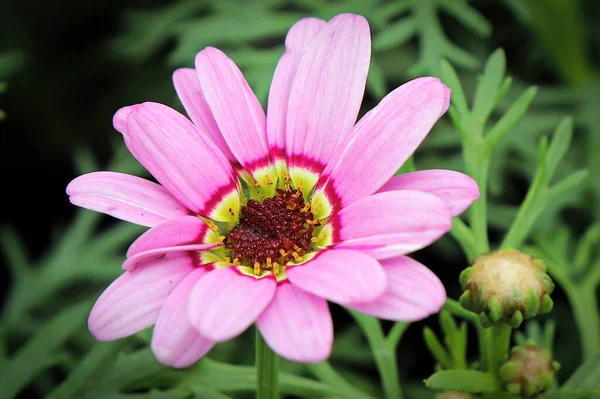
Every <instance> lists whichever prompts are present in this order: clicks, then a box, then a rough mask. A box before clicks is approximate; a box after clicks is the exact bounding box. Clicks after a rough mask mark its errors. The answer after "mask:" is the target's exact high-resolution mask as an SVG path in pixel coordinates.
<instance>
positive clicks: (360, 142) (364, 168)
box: [319, 78, 450, 207]
mask: <svg viewBox="0 0 600 399" xmlns="http://www.w3.org/2000/svg"><path fill="white" fill-rule="evenodd" d="M449 103H450V89H448V88H447V87H446V86H445V85H444V84H442V83H441V82H440V81H439V79H436V78H419V79H415V80H413V81H410V82H408V83H406V84H405V85H402V86H400V87H399V88H397V89H396V90H394V91H393V92H391V93H390V94H388V95H387V96H386V97H385V98H384V99H383V100H381V102H380V103H379V105H377V107H375V108H374V109H372V110H371V111H370V112H368V113H367V114H366V115H365V116H364V117H363V118H362V119H361V120H360V121H359V122H358V123H357V124H356V126H355V128H354V131H353V133H352V137H351V138H350V140H349V141H347V142H346V143H345V149H343V151H340V152H339V153H338V154H337V156H336V157H334V159H333V160H332V161H331V162H330V163H329V164H328V165H327V169H326V170H325V172H324V173H323V174H324V175H328V177H326V178H322V179H321V181H320V182H319V186H320V187H321V189H323V187H326V186H330V187H327V189H328V190H333V191H334V192H335V195H334V196H333V197H339V199H340V201H341V204H339V206H340V207H344V206H346V205H348V204H351V203H352V202H354V201H356V200H359V199H361V198H364V197H366V196H368V195H371V194H373V193H374V192H375V191H377V189H379V188H380V187H381V186H382V185H383V184H384V183H385V182H387V181H388V180H389V178H390V177H392V176H393V175H394V173H396V171H397V170H398V169H399V168H400V166H401V165H402V164H403V163H404V161H406V160H407V159H408V157H409V156H410V155H411V154H412V153H413V152H414V151H415V149H416V148H417V147H418V145H419V144H420V143H421V141H423V139H424V138H425V136H426V135H427V133H429V130H430V129H431V127H432V126H433V125H434V123H435V122H436V121H437V120H438V119H439V118H440V117H441V116H442V115H443V114H444V112H446V110H447V109H448V105H449ZM333 200H334V201H336V200H337V198H333Z"/></svg>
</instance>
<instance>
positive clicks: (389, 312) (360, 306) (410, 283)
mask: <svg viewBox="0 0 600 399" xmlns="http://www.w3.org/2000/svg"><path fill="white" fill-rule="evenodd" d="M381 265H382V266H383V268H384V270H385V274H386V275H387V278H388V286H387V289H386V291H385V293H384V294H383V295H381V296H380V297H378V298H377V299H375V300H374V301H371V302H363V303H353V304H349V305H346V306H347V307H349V308H352V309H356V310H358V311H360V312H363V313H367V314H370V315H373V316H376V317H379V318H381V319H386V320H394V321H411V322H412V321H417V320H421V319H424V318H425V317H427V316H429V315H431V314H434V313H437V312H439V310H440V309H441V307H442V306H443V305H444V302H445V301H446V290H445V289H444V286H443V285H442V282H441V281H440V280H439V279H438V278H437V276H436V275H435V274H433V273H432V272H431V270H429V269H428V268H426V267H425V266H423V265H422V264H420V263H419V262H417V261H416V260H413V259H411V258H408V257H406V256H400V257H397V258H391V259H386V260H383V261H381Z"/></svg>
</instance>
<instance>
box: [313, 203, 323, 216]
mask: <svg viewBox="0 0 600 399" xmlns="http://www.w3.org/2000/svg"><path fill="white" fill-rule="evenodd" d="M321 206H322V205H321V204H317V205H315V206H314V207H313V208H312V213H313V215H316V214H317V213H319V211H320V210H321Z"/></svg>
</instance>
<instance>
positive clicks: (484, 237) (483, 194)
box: [464, 135, 490, 255]
mask: <svg viewBox="0 0 600 399" xmlns="http://www.w3.org/2000/svg"><path fill="white" fill-rule="evenodd" d="M480 136H481V135H478V136H477V137H475V138H474V142H473V143H471V144H472V145H469V146H465V151H464V156H465V164H466V165H465V166H466V170H467V173H468V174H469V175H471V176H472V177H473V178H474V179H475V181H476V182H477V185H478V186H479V192H480V197H479V199H478V200H477V201H475V202H474V203H473V205H471V208H470V210H469V221H470V225H471V228H472V229H473V236H474V237H475V243H476V245H477V252H478V253H477V255H482V254H485V253H488V252H489V251H490V243H489V239H488V223H487V183H488V171H489V166H490V159H489V157H488V156H487V154H486V153H485V149H484V148H485V147H484V142H483V139H481V137H480ZM467 255H469V254H467Z"/></svg>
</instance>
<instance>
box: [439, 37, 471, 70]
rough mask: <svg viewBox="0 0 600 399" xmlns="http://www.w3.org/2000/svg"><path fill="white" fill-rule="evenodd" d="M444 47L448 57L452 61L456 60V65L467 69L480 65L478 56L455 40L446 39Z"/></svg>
mask: <svg viewBox="0 0 600 399" xmlns="http://www.w3.org/2000/svg"><path fill="white" fill-rule="evenodd" d="M442 47H443V49H444V52H445V53H446V57H447V58H448V59H449V60H450V61H454V63H455V64H456V65H458V66H462V67H464V68H467V69H475V68H477V67H479V60H478V59H477V58H475V57H474V56H473V55H472V54H471V53H469V52H468V51H466V50H464V49H463V48H461V47H459V46H457V45H456V44H454V43H453V42H451V41H449V40H447V39H445V40H444V41H443V46H442Z"/></svg>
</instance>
